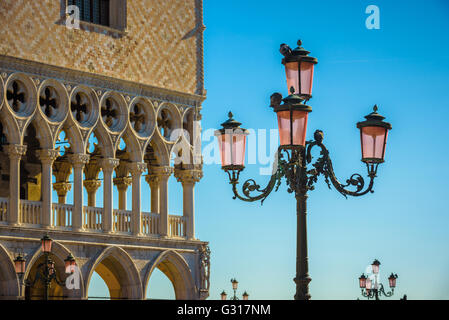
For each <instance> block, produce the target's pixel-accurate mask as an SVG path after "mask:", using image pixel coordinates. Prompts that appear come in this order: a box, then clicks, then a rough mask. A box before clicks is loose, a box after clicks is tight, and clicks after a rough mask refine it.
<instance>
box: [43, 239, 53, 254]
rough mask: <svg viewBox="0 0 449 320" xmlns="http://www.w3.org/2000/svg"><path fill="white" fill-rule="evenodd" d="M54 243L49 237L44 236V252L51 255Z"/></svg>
mask: <svg viewBox="0 0 449 320" xmlns="http://www.w3.org/2000/svg"><path fill="white" fill-rule="evenodd" d="M52 243H53V240H52V239H51V238H50V237H49V236H48V235H44V236H43V237H42V239H41V244H42V252H43V253H50V252H51V245H52Z"/></svg>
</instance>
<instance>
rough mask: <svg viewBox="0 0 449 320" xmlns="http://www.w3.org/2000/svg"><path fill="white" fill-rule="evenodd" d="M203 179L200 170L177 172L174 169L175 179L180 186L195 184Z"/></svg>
mask: <svg viewBox="0 0 449 320" xmlns="http://www.w3.org/2000/svg"><path fill="white" fill-rule="evenodd" d="M202 177H203V171H201V170H181V169H180V170H178V169H175V178H176V180H177V181H178V182H181V183H182V184H195V183H197V182H199V181H200V180H201V178H202Z"/></svg>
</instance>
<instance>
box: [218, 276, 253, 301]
mask: <svg viewBox="0 0 449 320" xmlns="http://www.w3.org/2000/svg"><path fill="white" fill-rule="evenodd" d="M231 283H232V290H233V291H234V296H233V297H232V298H231V299H230V300H239V298H238V297H237V294H236V293H237V289H238V284H239V282H238V281H237V280H236V279H231ZM220 296H221V300H226V297H227V296H228V295H227V293H226V292H225V291H224V290H223V292H222V293H221V294H220ZM242 297H243V300H248V297H249V294H248V293H247V292H246V291H245V292H244V293H243V294H242Z"/></svg>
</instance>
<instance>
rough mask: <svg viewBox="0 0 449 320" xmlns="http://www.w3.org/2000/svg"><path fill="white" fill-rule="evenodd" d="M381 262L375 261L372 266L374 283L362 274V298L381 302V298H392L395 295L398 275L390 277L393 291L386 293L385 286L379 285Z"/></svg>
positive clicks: (389, 280) (389, 282)
mask: <svg viewBox="0 0 449 320" xmlns="http://www.w3.org/2000/svg"><path fill="white" fill-rule="evenodd" d="M379 266H380V262H379V260H377V259H376V260H374V262H373V263H372V264H371V269H372V272H373V275H374V281H373V280H371V279H370V278H369V277H366V276H365V274H362V275H361V276H360V277H359V286H360V289H362V296H363V297H365V298H368V300H369V299H373V298H374V299H376V300H379V297H380V296H382V295H383V296H385V297H387V298H388V297H391V296H392V295H393V294H394V288H395V287H396V279H397V278H398V275H397V274H393V273H391V275H390V276H389V277H388V284H389V285H390V288H391V291H389V292H385V289H384V285H383V284H382V283H379V279H378V278H379Z"/></svg>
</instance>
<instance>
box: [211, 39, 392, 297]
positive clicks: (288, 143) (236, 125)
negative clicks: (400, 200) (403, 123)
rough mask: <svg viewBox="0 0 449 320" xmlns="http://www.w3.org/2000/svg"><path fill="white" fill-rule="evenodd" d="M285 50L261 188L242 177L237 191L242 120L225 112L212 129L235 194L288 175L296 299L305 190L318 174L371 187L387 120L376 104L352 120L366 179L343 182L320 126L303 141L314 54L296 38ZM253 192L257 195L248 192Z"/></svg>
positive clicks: (302, 271)
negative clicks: (267, 175)
mask: <svg viewBox="0 0 449 320" xmlns="http://www.w3.org/2000/svg"><path fill="white" fill-rule="evenodd" d="M280 51H281V53H282V55H283V56H284V58H283V60H282V63H283V64H284V66H285V70H286V78H287V87H288V90H289V92H290V95H289V96H287V97H286V98H284V99H283V98H282V95H281V94H280V93H274V94H273V95H272V96H271V107H272V108H273V110H274V112H275V113H276V115H277V120H278V127H279V138H280V146H279V148H278V152H277V155H276V158H277V159H276V160H277V161H275V162H274V166H275V168H274V170H273V172H274V174H273V175H272V176H271V179H270V182H269V183H268V185H267V186H266V187H265V188H263V189H262V188H261V187H260V186H259V185H258V184H257V183H256V181H254V180H253V179H249V180H247V181H246V182H244V183H243V187H242V193H243V195H240V194H239V193H238V191H237V185H238V184H239V176H240V173H241V172H242V171H243V170H244V168H245V166H244V160H245V148H246V136H247V135H248V134H249V132H248V130H246V129H243V128H241V127H240V125H241V123H240V122H238V121H236V120H234V119H233V114H232V113H231V112H230V113H229V115H228V116H229V119H228V120H227V121H226V122H224V123H222V129H220V130H217V131H216V132H215V135H216V136H217V138H218V143H219V149H220V154H221V163H222V169H223V170H224V171H225V172H226V173H227V174H228V176H229V180H230V184H231V185H232V191H233V193H234V199H236V198H239V199H240V200H243V201H247V202H253V201H259V200H260V201H261V202H263V201H264V200H265V199H266V198H267V197H268V196H269V195H270V193H271V192H272V191H273V189H275V188H276V189H275V190H276V191H277V190H278V188H279V186H280V184H281V179H282V178H285V179H286V181H287V186H288V192H290V193H294V194H295V198H296V203H297V206H296V208H297V209H296V212H297V262H296V278H295V279H294V281H295V283H296V294H295V299H296V300H308V299H310V294H309V282H310V281H311V278H310V276H309V271H308V270H309V267H308V256H307V227H306V222H307V219H306V215H307V198H308V195H307V192H308V191H309V190H314V184H315V183H316V181H317V179H318V177H319V176H320V175H323V176H324V179H325V181H326V183H327V185H328V187H329V188H331V185H333V186H334V188H335V189H336V190H337V191H338V192H340V193H341V194H342V195H344V196H345V197H346V196H348V195H349V196H354V197H358V196H362V195H365V194H367V193H369V192H374V191H373V185H374V178H375V177H376V174H377V167H378V165H379V164H380V163H383V162H384V156H385V146H386V143H387V136H388V131H389V130H390V129H391V125H390V124H389V123H387V122H384V121H383V119H385V118H384V117H382V116H381V115H380V114H378V113H377V110H378V108H377V106H374V112H372V113H370V114H369V115H367V116H366V117H365V119H366V120H365V121H362V122H359V123H357V128H359V129H360V138H361V149H362V162H364V163H365V164H366V167H367V170H368V177H369V179H370V180H369V184H368V186H367V187H366V189H365V190H363V189H364V188H365V181H364V179H363V177H362V176H361V175H360V174H353V175H352V176H351V177H350V178H349V179H347V180H346V184H344V183H341V182H339V181H338V180H337V178H336V176H335V174H334V169H333V166H332V161H331V159H330V157H329V151H328V150H327V148H326V147H325V146H324V144H323V137H324V135H323V132H322V131H320V130H317V131H315V134H314V140H313V141H306V132H307V121H308V115H309V113H310V112H311V111H312V107H310V106H308V105H305V104H304V103H303V102H304V101H305V102H307V101H308V100H309V99H310V98H311V97H312V81H313V70H314V65H315V64H316V63H317V59H315V58H312V57H309V56H308V54H309V51H307V50H305V49H304V48H302V47H301V41H298V48H296V49H294V50H291V49H290V47H289V46H287V45H286V44H282V45H281V49H280ZM315 146H316V147H318V148H319V149H320V152H321V153H320V157H319V158H318V159H317V160H316V161H315V163H313V164H312V165H311V166H310V167H308V165H309V164H310V163H311V162H312V153H311V150H312V148H313V147H315ZM346 187H353V188H355V190H354V191H350V190H347V189H346ZM253 192H255V193H257V194H256V195H254V196H252V195H251V194H252V193H253Z"/></svg>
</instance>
